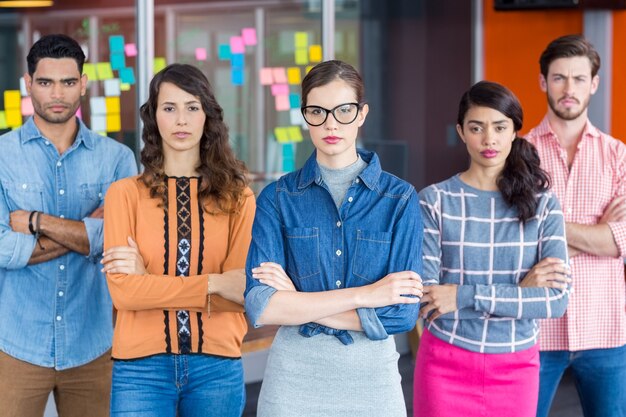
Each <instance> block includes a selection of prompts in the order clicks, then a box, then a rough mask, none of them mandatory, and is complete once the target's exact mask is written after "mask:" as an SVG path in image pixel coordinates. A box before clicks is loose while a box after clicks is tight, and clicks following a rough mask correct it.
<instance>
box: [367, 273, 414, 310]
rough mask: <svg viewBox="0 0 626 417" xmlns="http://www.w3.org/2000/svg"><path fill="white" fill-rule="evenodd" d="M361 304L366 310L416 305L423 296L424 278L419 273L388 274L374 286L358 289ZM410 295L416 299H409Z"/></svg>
mask: <svg viewBox="0 0 626 417" xmlns="http://www.w3.org/2000/svg"><path fill="white" fill-rule="evenodd" d="M358 289H359V291H361V301H360V304H361V305H362V306H363V307H366V308H377V307H386V306H390V305H393V304H416V303H419V301H420V299H419V297H421V296H422V289H423V285H422V278H421V277H420V276H419V274H418V273H417V272H413V271H400V272H394V273H391V274H388V275H387V276H385V277H384V278H383V279H380V280H378V281H376V282H375V283H373V284H370V285H365V286H363V287H358ZM410 295H412V296H414V297H409V296H410Z"/></svg>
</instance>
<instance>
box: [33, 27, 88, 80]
mask: <svg viewBox="0 0 626 417" xmlns="http://www.w3.org/2000/svg"><path fill="white" fill-rule="evenodd" d="M43 58H56V59H59V58H71V59H73V60H74V61H76V65H77V66H78V71H79V72H80V73H81V74H82V73H83V64H84V63H85V53H84V52H83V49H82V48H81V47H80V45H79V44H78V42H76V41H75V40H74V39H73V38H70V37H69V36H67V35H63V34H54V35H45V36H43V37H41V38H40V39H39V40H38V41H37V42H35V43H34V44H33V46H32V47H31V48H30V51H29V52H28V56H27V57H26V62H27V63H28V74H29V75H30V76H32V75H33V74H34V73H35V70H36V69H37V64H38V63H39V61H40V60H42V59H43Z"/></svg>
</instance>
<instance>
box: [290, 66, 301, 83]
mask: <svg viewBox="0 0 626 417" xmlns="http://www.w3.org/2000/svg"><path fill="white" fill-rule="evenodd" d="M287 80H288V81H289V84H300V81H301V80H302V75H301V74H300V68H298V67H289V68H287Z"/></svg>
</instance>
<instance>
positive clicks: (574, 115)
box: [546, 93, 591, 121]
mask: <svg viewBox="0 0 626 417" xmlns="http://www.w3.org/2000/svg"><path fill="white" fill-rule="evenodd" d="M546 96H547V97H548V106H550V109H552V111H553V112H554V114H556V115H557V117H558V118H559V119H563V120H568V121H569V120H576V119H578V118H579V117H580V115H582V114H583V113H584V112H585V111H586V110H587V107H589V99H590V98H591V96H588V97H587V98H585V99H584V100H583V101H582V102H581V101H580V100H578V99H574V100H576V101H578V103H580V104H581V106H580V108H579V109H578V110H577V109H572V108H570V109H559V108H557V104H558V101H557V100H556V99H555V98H554V97H552V96H551V95H550V93H546ZM563 98H564V97H561V99H563Z"/></svg>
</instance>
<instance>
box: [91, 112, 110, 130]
mask: <svg viewBox="0 0 626 417" xmlns="http://www.w3.org/2000/svg"><path fill="white" fill-rule="evenodd" d="M91 130H94V131H96V132H106V130H107V117H106V115H104V114H100V115H93V116H91Z"/></svg>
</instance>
